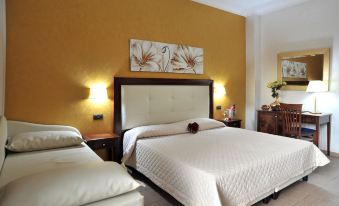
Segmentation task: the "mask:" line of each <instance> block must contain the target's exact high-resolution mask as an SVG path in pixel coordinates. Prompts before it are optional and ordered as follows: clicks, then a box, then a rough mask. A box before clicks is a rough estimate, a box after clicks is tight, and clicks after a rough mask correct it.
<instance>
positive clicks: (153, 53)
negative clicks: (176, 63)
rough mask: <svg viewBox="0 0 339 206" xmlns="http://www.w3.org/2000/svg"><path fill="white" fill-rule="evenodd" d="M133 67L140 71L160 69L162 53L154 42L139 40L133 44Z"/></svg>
mask: <svg viewBox="0 0 339 206" xmlns="http://www.w3.org/2000/svg"><path fill="white" fill-rule="evenodd" d="M131 49H132V54H131V60H132V62H131V63H132V68H138V70H139V71H159V70H160V64H159V62H160V60H161V55H160V54H159V52H158V50H157V48H156V47H155V46H154V44H153V43H152V42H149V41H137V42H135V43H133V44H132V46H131Z"/></svg>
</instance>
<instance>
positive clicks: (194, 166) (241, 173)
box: [127, 127, 329, 206]
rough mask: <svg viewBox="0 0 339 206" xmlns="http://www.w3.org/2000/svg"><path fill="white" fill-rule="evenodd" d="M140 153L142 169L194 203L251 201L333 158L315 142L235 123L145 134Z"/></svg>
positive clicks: (181, 198) (137, 149)
mask: <svg viewBox="0 0 339 206" xmlns="http://www.w3.org/2000/svg"><path fill="white" fill-rule="evenodd" d="M134 155H135V161H136V169H137V170H138V171H140V172H141V173H143V174H144V175H145V176H147V177H148V178H149V179H151V180H152V181H153V182H154V183H155V184H157V185H158V186H159V187H161V188H162V189H164V190H165V191H167V192H168V193H169V194H171V195H172V196H173V197H175V198H176V199H177V200H178V201H180V202H181V203H183V204H184V205H194V206H199V205H208V206H212V205H216V206H218V205H239V206H242V205H249V204H251V203H253V201H254V200H257V198H259V197H260V196H262V195H264V194H266V193H268V192H270V191H272V190H274V188H279V186H282V185H283V184H285V183H286V182H288V181H289V180H291V179H293V178H296V177H298V176H300V175H302V174H304V173H305V172H306V171H309V170H312V169H315V168H316V167H318V166H323V165H326V164H328V163H329V160H328V158H327V157H326V156H325V155H324V154H323V153H322V152H321V151H320V150H319V149H318V148H317V147H316V146H314V145H313V144H312V143H310V142H306V141H302V140H296V139H291V138H286V137H280V136H275V135H270V134H264V133H258V132H254V131H248V130H243V129H236V128H229V127H223V128H216V129H210V130H204V131H200V132H198V133H197V134H189V133H184V134H176V135H172V136H161V137H152V138H146V139H145V138H143V139H139V140H138V141H137V142H136V146H135V151H134ZM127 164H128V162H127Z"/></svg>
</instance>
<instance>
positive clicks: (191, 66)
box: [171, 45, 203, 73]
mask: <svg viewBox="0 0 339 206" xmlns="http://www.w3.org/2000/svg"><path fill="white" fill-rule="evenodd" d="M171 64H172V68H173V70H174V71H175V70H177V71H184V72H185V70H186V71H188V72H194V73H197V71H196V69H197V68H198V67H200V66H201V65H202V64H203V52H202V49H198V48H193V47H189V46H184V45H179V46H178V47H177V49H176V51H175V52H174V54H173V57H172V59H171Z"/></svg>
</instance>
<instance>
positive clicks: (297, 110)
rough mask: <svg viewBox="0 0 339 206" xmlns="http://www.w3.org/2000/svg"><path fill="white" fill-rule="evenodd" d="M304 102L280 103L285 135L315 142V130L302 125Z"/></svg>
mask: <svg viewBox="0 0 339 206" xmlns="http://www.w3.org/2000/svg"><path fill="white" fill-rule="evenodd" d="M302 106H303V105H302V104H284V103H280V109H281V113H282V118H283V136H287V137H294V138H298V139H303V140H307V141H311V142H313V138H314V135H315V130H313V129H308V128H303V127H302V126H301V110H302Z"/></svg>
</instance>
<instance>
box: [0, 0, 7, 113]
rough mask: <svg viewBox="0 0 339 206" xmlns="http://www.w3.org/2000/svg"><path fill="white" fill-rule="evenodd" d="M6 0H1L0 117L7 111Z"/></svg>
mask: <svg viewBox="0 0 339 206" xmlns="http://www.w3.org/2000/svg"><path fill="white" fill-rule="evenodd" d="M5 70H6V0H0V116H1V115H3V114H4V110H5V107H4V105H5Z"/></svg>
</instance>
